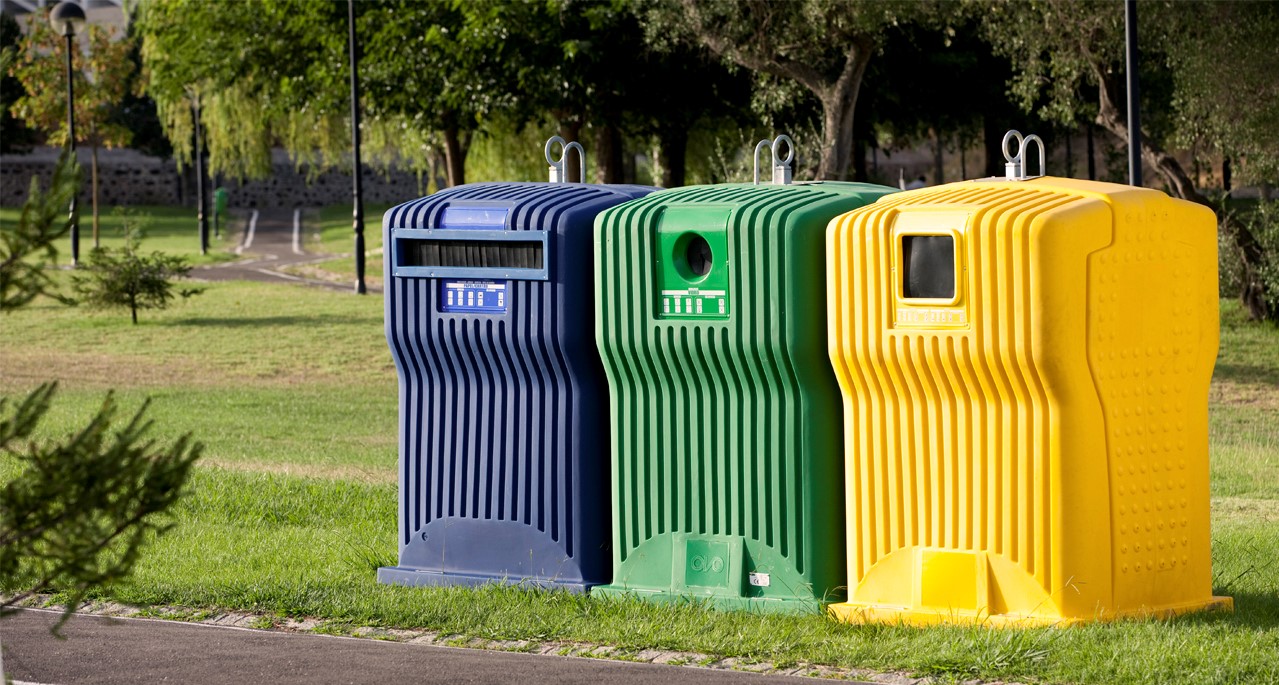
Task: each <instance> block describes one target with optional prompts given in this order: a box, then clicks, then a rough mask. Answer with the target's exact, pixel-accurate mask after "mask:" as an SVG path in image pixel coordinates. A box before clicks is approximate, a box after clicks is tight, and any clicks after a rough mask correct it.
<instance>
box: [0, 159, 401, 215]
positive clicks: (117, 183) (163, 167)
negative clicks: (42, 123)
mask: <svg viewBox="0 0 1279 685" xmlns="http://www.w3.org/2000/svg"><path fill="white" fill-rule="evenodd" d="M77 154H78V155H79V159H80V163H81V164H82V165H84V172H85V189H84V192H83V194H82V195H81V198H82V199H81V202H82V203H83V205H85V206H87V204H88V202H89V198H88V192H89V163H90V152H89V151H88V150H84V149H81V150H77ZM57 159H58V150H57V149H55V148H37V149H35V150H33V151H31V152H30V153H29V154H23V155H0V206H5V207H16V206H19V205H21V204H22V202H23V201H24V200H25V199H26V197H27V188H28V187H29V186H30V184H31V177H32V176H38V177H39V178H40V183H41V186H42V187H48V183H49V177H50V176H51V175H52V173H53V166H54V164H55V163H56V162H57ZM273 167H274V173H273V174H272V175H271V177H269V178H266V179H263V180H260V181H249V182H246V183H243V184H241V183H238V182H236V181H232V180H218V182H217V184H216V185H221V186H222V187H225V188H226V189H227V191H228V192H229V194H230V203H231V206H232V207H322V206H326V205H334V204H344V203H349V202H350V201H351V176H350V174H349V173H341V172H333V171H330V172H326V173H323V174H320V175H319V176H318V177H317V178H315V179H314V180H312V181H311V182H309V183H308V182H307V178H306V174H305V171H301V172H300V171H299V170H297V169H295V168H294V166H293V164H292V162H290V161H289V159H288V156H287V155H285V154H284V153H283V152H282V151H276V152H275V154H274V155H273ZM98 183H99V200H100V202H101V203H102V205H103V206H104V207H113V206H116V205H187V206H192V207H194V206H195V174H194V173H192V170H191V169H190V168H188V169H186V170H185V173H179V172H178V167H177V164H176V163H174V161H173V160H171V159H160V158H158V157H148V156H146V155H143V154H141V153H139V152H136V151H134V150H99V151H98ZM216 185H212V187H216ZM363 190H364V201H365V203H366V204H367V203H383V204H393V203H398V202H404V201H406V200H411V199H414V198H416V197H418V196H419V192H418V184H417V177H416V176H414V175H413V174H410V173H407V172H402V171H392V172H391V173H390V174H389V175H384V174H382V173H381V172H380V171H377V170H373V169H368V168H366V169H365V171H364V188H363Z"/></svg>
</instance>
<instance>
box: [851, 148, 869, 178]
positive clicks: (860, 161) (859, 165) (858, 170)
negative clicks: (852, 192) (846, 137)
mask: <svg viewBox="0 0 1279 685" xmlns="http://www.w3.org/2000/svg"><path fill="white" fill-rule="evenodd" d="M853 180H854V181H860V182H862V183H865V182H866V141H865V140H862V138H861V137H859V136H854V137H853Z"/></svg>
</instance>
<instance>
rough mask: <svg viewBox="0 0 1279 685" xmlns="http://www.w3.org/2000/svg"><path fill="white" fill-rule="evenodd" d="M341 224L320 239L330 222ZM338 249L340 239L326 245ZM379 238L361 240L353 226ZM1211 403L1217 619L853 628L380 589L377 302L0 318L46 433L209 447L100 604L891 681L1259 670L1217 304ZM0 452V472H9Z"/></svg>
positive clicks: (1258, 505)
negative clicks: (52, 383) (164, 526)
mask: <svg viewBox="0 0 1279 685" xmlns="http://www.w3.org/2000/svg"><path fill="white" fill-rule="evenodd" d="M345 220H346V222H347V225H346V226H344V227H341V228H340V230H339V228H338V227H336V226H337V222H338V219H337V218H336V217H334V218H332V219H331V221H332V222H333V223H334V224H335V227H334V228H333V229H332V232H335V233H337V232H341V231H347V232H349V228H350V227H349V218H347V219H345ZM328 231H329V229H322V230H321V236H322V238H323V239H324V240H329V241H334V242H336V241H339V240H340V241H345V240H346V238H347V237H349V234H348V236H340V237H329V238H324V236H325V235H327V234H328ZM374 234H375V233H374V232H371V233H370V237H372V236H373V235H374ZM1223 310H1224V311H1223V330H1222V353H1221V358H1220V361H1219V364H1218V372H1217V376H1216V380H1215V382H1214V385H1213V390H1212V397H1211V440H1212V472H1211V478H1212V491H1213V515H1214V524H1213V561H1214V570H1213V576H1214V586H1215V589H1216V591H1217V593H1218V594H1228V595H1231V596H1233V597H1234V598H1235V607H1236V609H1235V612H1234V613H1233V614H1208V615H1193V616H1185V617H1181V618H1177V619H1172V620H1159V621H1123V622H1117V623H1110V624H1099V625H1089V626H1084V627H1079V628H1070V629H1053V628H1038V629H1002V630H994V629H985V628H972V627H953V626H952V627H945V626H944V627H935V628H928V629H922V628H910V627H903V626H853V625H844V624H840V623H836V622H834V621H832V620H829V619H827V618H825V617H824V616H820V615H809V616H773V615H768V616H763V615H754V614H747V613H721V612H714V611H708V610H705V609H703V608H701V607H699V606H693V605H684V606H650V605H647V604H643V603H640V602H638V601H634V600H618V601H603V600H597V599H592V598H589V597H579V596H572V595H568V594H564V593H559V592H545V591H526V590H520V589H512V588H505V587H484V588H478V589H466V588H447V589H406V588H398V587H386V586H381V585H378V584H377V583H376V582H375V580H374V573H375V569H376V568H377V567H378V566H380V565H387V564H393V563H394V562H395V560H396V543H395V535H396V485H395V458H396V457H395V451H396V448H395V441H396V424H397V421H396V402H397V395H396V378H395V372H394V367H393V365H392V363H391V359H390V354H389V352H388V351H387V347H386V343H385V341H384V338H383V330H382V301H381V299H380V298H379V297H376V296H368V297H356V296H352V295H349V294H344V293H335V292H329V291H326V290H321V289H313V288H302V287H296V286H291V285H281V284H250V283H239V282H228V283H211V284H208V286H207V291H206V292H205V293H204V294H203V295H201V296H199V297H196V298H192V299H191V300H189V301H185V302H178V303H176V304H175V305H174V306H173V307H172V308H171V309H169V310H166V311H163V312H144V313H143V315H142V320H141V323H140V324H139V325H138V326H131V325H130V324H129V321H128V317H127V314H124V313H109V312H87V311H80V310H76V309H68V308H64V307H60V306H56V305H52V304H44V303H40V304H37V305H36V306H33V307H30V308H28V309H26V310H23V311H20V312H17V313H15V314H12V315H7V316H5V317H3V318H0V394H5V395H16V394H18V393H21V392H25V391H27V390H29V389H31V388H32V387H34V386H35V385H36V384H37V383H39V382H40V381H42V380H45V379H58V380H60V381H61V384H62V392H61V393H60V394H59V397H58V399H57V401H56V405H55V410H54V412H53V414H52V415H51V416H50V417H49V420H48V422H47V424H46V425H45V426H43V428H42V436H43V437H49V436H55V435H62V434H66V433H68V432H70V431H72V430H75V428H76V427H77V426H79V425H80V424H81V423H82V422H83V421H84V420H85V418H86V417H87V416H89V415H90V414H91V412H92V411H93V409H94V408H95V407H96V406H97V404H98V403H100V402H101V400H102V397H103V394H104V392H105V391H106V389H107V388H115V389H116V390H117V394H118V396H119V397H120V398H121V400H122V401H123V404H124V406H125V408H129V407H134V406H137V404H138V403H140V402H141V401H142V399H143V398H144V397H152V398H154V401H153V405H152V416H153V417H154V418H155V419H156V432H157V434H158V435H159V436H161V437H164V438H168V437H172V436H175V435H177V434H180V433H181V432H184V431H186V430H191V431H194V432H195V434H196V436H197V437H198V438H199V439H200V440H202V441H203V442H204V443H205V444H206V445H207V450H206V453H205V457H204V459H203V463H202V464H201V465H200V466H199V467H198V468H197V471H196V474H195V476H194V481H193V483H192V484H191V493H190V496H189V497H188V498H186V499H185V500H184V501H183V502H182V503H181V504H180V505H179V509H178V511H177V523H178V525H177V526H176V528H174V530H173V531H171V532H170V533H169V534H167V535H165V536H163V537H161V538H160V539H159V540H157V541H156V542H155V543H154V544H153V545H152V546H151V547H150V548H149V549H148V551H147V552H146V554H145V556H144V558H143V559H142V560H141V562H140V563H139V565H138V567H137V569H136V572H135V574H134V575H133V576H132V577H131V578H130V579H128V580H127V581H125V582H122V583H120V584H118V585H116V586H114V587H112V588H110V589H108V590H106V591H104V592H103V593H102V596H103V597H109V598H113V599H115V600H118V601H123V602H128V603H135V604H142V605H180V606H184V607H188V608H191V609H226V610H243V611H255V612H263V613H266V614H270V615H279V616H294V617H301V616H308V617H317V618H320V619H324V620H327V621H330V622H331V623H330V624H329V625H330V629H333V630H341V626H344V625H377V626H387V627H414V628H428V629H432V630H438V631H441V632H444V633H455V634H460V635H465V636H472V637H482V638H493V639H510V640H515V639H528V640H566V641H581V642H590V643H607V644H612V645H617V646H619V647H621V648H623V649H629V650H635V651H638V650H640V649H644V648H661V649H673V650H681V651H695V652H701V653H705V654H710V655H716V656H725V657H727V656H733V657H742V658H746V659H753V660H767V661H772V662H775V663H777V664H783V665H784V664H793V663H797V662H807V663H820V664H830V665H835V666H843V667H861V668H877V669H884V670H905V671H910V672H912V673H916V674H919V675H935V676H940V677H942V678H943V679H944V680H953V681H962V680H965V679H969V678H981V679H1002V680H1022V681H1044V682H1061V683H1169V682H1185V683H1254V682H1276V681H1279V561H1276V560H1279V420H1276V417H1277V416H1279V330H1276V329H1274V328H1270V327H1260V326H1253V325H1247V324H1245V323H1244V322H1243V321H1242V316H1241V314H1240V312H1239V310H1238V307H1237V306H1235V305H1234V303H1232V302H1223ZM13 468H14V465H13V464H12V463H9V464H2V463H0V481H2V480H3V479H4V477H5V475H6V474H10V473H12V472H13Z"/></svg>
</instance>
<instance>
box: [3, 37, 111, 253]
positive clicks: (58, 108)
mask: <svg viewBox="0 0 1279 685" xmlns="http://www.w3.org/2000/svg"><path fill="white" fill-rule="evenodd" d="M86 34H87V36H86V40H85V41H79V40H77V41H73V43H72V45H74V46H75V49H74V50H73V51H72V54H71V61H72V71H73V77H74V79H75V121H76V142H77V143H86V144H88V145H89V146H90V147H91V148H92V160H93V162H92V165H91V177H92V186H93V187H92V200H93V244H94V245H95V246H96V245H98V231H99V223H98V216H99V215H98V148H100V147H107V148H113V147H121V146H124V145H128V144H129V140H130V138H131V133H130V131H129V129H128V127H127V126H124V125H122V124H121V123H120V122H118V121H116V120H115V118H114V113H115V109H116V108H117V107H118V106H119V104H120V102H121V101H122V100H123V99H124V97H125V95H126V94H127V93H128V91H129V83H130V81H131V78H132V75H133V68H134V66H133V61H132V60H131V59H130V58H129V51H130V50H131V49H132V47H131V45H132V44H131V41H130V40H129V39H127V38H126V39H119V40H117V39H116V36H114V35H113V31H111V30H108V29H106V28H103V27H102V26H99V25H96V24H90V25H88V27H87V30H86ZM66 59H67V54H66V40H65V39H64V38H63V37H62V36H59V35H57V34H55V33H54V32H53V29H52V27H50V26H49V22H48V21H47V20H45V21H32V22H30V23H29V33H28V34H27V36H26V38H25V39H23V42H22V52H21V54H20V56H19V58H18V61H17V62H16V63H15V64H14V65H13V66H12V67H11V69H10V71H11V73H12V74H13V75H14V76H16V77H17V78H18V80H19V81H21V83H22V86H23V88H24V89H25V91H26V93H25V94H24V95H23V96H22V97H20V98H18V99H17V101H16V102H14V103H13V105H12V107H11V108H10V111H11V112H12V113H13V115H14V116H16V117H19V118H21V119H23V120H24V121H26V122H27V123H28V124H30V125H31V126H33V127H35V128H37V129H39V130H41V131H43V132H45V134H46V135H47V136H48V140H49V143H50V144H51V145H63V144H65V143H66V141H67V133H68V132H67V118H66V117H67V95H66V93H67V86H66Z"/></svg>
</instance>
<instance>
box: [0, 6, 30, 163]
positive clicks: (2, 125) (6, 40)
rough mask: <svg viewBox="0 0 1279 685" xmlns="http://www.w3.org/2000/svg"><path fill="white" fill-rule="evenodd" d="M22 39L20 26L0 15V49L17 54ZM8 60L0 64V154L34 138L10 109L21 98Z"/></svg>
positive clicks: (15, 21) (20, 88)
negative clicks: (10, 71)
mask: <svg viewBox="0 0 1279 685" xmlns="http://www.w3.org/2000/svg"><path fill="white" fill-rule="evenodd" d="M21 41H22V28H21V27H20V26H18V21H17V20H16V19H14V18H13V17H11V16H9V15H7V14H0V51H3V52H4V53H7V54H9V55H15V54H17V51H18V48H19V46H20V45H21ZM11 59H12V58H10V60H7V61H5V62H4V64H3V65H0V153H8V152H14V151H16V150H19V149H21V148H22V147H24V146H26V145H30V144H31V143H32V142H34V141H33V136H32V135H31V134H32V131H31V129H29V128H27V127H26V125H25V124H24V123H23V122H22V120H21V119H17V118H16V117H14V116H13V113H12V112H11V111H9V110H10V109H11V108H12V107H13V103H14V102H15V101H16V100H17V99H18V98H20V97H22V92H23V91H22V82H21V81H19V80H18V79H17V78H15V77H14V76H13V75H12V74H10V73H9V66H10V65H11V64H12V61H11Z"/></svg>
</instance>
